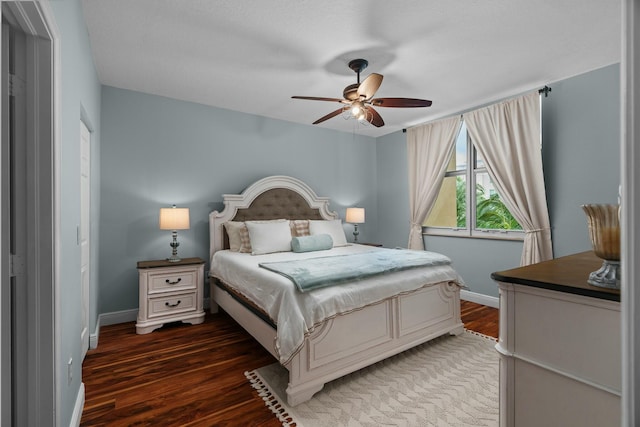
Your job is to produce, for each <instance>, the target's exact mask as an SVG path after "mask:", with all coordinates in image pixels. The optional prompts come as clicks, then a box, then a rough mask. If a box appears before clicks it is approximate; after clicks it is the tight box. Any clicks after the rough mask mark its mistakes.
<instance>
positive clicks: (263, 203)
mask: <svg viewBox="0 0 640 427" xmlns="http://www.w3.org/2000/svg"><path fill="white" fill-rule="evenodd" d="M280 218H284V219H322V215H320V211H319V210H318V209H317V208H316V209H313V208H312V207H311V206H309V202H307V201H306V200H305V199H304V197H302V196H301V195H300V194H298V193H296V192H295V191H293V190H290V189H288V188H274V189H272V190H267V191H265V192H264V193H262V194H260V195H259V196H257V197H256V198H255V199H254V200H253V202H252V203H251V206H249V207H248V208H244V209H238V211H237V212H236V215H235V216H234V217H233V221H249V220H267V219H280Z"/></svg>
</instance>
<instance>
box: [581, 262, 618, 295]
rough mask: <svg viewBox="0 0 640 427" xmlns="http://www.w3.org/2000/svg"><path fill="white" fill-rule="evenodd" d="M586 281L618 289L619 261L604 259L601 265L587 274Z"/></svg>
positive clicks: (594, 284) (602, 286)
mask: <svg viewBox="0 0 640 427" xmlns="http://www.w3.org/2000/svg"><path fill="white" fill-rule="evenodd" d="M587 283H588V284H590V285H593V286H598V287H601V288H609V289H620V261H609V260H606V259H605V260H604V261H603V262H602V267H600V268H599V269H598V270H596V271H594V272H592V273H590V274H589V280H587Z"/></svg>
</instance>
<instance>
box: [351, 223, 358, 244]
mask: <svg viewBox="0 0 640 427" xmlns="http://www.w3.org/2000/svg"><path fill="white" fill-rule="evenodd" d="M358 234H360V232H359V231H358V224H353V243H358Z"/></svg>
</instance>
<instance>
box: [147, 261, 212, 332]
mask: <svg viewBox="0 0 640 427" xmlns="http://www.w3.org/2000/svg"><path fill="white" fill-rule="evenodd" d="M138 277H139V282H138V286H139V291H140V294H139V295H140V297H139V306H140V307H139V309H138V321H137V322H136V333H138V334H148V333H149V332H151V331H153V330H154V329H157V328H159V327H161V326H162V325H164V324H165V323H169V322H177V321H182V322H186V323H190V324H192V325H196V324H198V323H202V322H203V321H204V309H203V307H202V304H203V289H204V261H203V260H202V259H200V258H184V259H182V260H180V261H178V262H169V261H166V260H158V261H139V262H138Z"/></svg>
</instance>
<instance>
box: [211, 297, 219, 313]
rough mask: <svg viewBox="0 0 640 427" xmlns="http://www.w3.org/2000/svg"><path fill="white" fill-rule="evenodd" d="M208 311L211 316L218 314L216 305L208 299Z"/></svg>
mask: <svg viewBox="0 0 640 427" xmlns="http://www.w3.org/2000/svg"><path fill="white" fill-rule="evenodd" d="M209 311H210V312H211V314H216V313H217V312H218V304H217V303H216V302H215V301H214V300H213V299H209Z"/></svg>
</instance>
